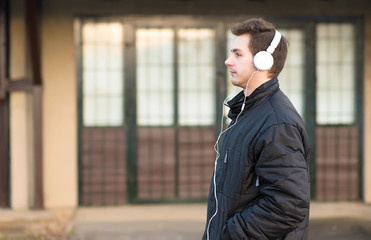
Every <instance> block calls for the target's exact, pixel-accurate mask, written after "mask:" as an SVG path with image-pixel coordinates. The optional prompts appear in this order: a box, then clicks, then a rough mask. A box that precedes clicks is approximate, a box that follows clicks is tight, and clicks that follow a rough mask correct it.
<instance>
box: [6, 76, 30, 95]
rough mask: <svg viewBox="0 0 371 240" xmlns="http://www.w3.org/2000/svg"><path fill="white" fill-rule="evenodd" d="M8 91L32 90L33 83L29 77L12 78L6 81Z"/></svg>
mask: <svg viewBox="0 0 371 240" xmlns="http://www.w3.org/2000/svg"><path fill="white" fill-rule="evenodd" d="M8 91H9V92H19V91H23V92H32V91H33V85H32V80H31V79H29V78H22V79H14V80H12V81H9V82H8Z"/></svg>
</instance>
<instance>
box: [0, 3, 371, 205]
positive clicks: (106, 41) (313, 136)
mask: <svg viewBox="0 0 371 240" xmlns="http://www.w3.org/2000/svg"><path fill="white" fill-rule="evenodd" d="M3 3H4V4H3V5H2V6H3V7H2V12H3V13H7V14H5V15H2V16H8V17H2V19H3V20H2V22H1V23H0V25H1V28H2V32H3V33H4V34H5V35H7V36H8V37H7V38H3V39H2V42H4V43H6V44H5V45H4V44H3V46H4V47H3V48H2V50H1V52H0V54H1V55H2V56H3V57H2V58H1V61H2V62H1V63H2V66H3V67H2V69H1V71H2V78H1V79H0V80H1V81H0V83H1V85H0V93H1V95H0V97H1V100H0V109H1V119H0V126H1V130H0V131H1V139H0V141H1V143H3V144H1V148H0V164H1V165H0V169H1V170H0V171H1V174H0V175H1V176H0V183H1V184H0V187H1V188H0V191H1V193H0V195H1V196H2V199H0V200H1V201H0V204H1V205H0V206H1V207H10V208H12V209H28V208H31V209H32V208H50V209H53V208H59V207H77V206H92V205H94V206H104V205H121V204H127V203H146V202H148V203H152V202H160V203H165V202H195V201H205V200H206V197H207V194H208V190H209V184H210V179H211V175H212V171H213V167H214V160H215V152H214V148H213V146H214V143H215V140H216V136H217V135H218V132H219V128H220V127H219V126H220V125H221V122H222V120H221V118H222V117H223V118H225V121H224V122H227V119H226V115H225V112H226V109H223V100H224V99H225V98H226V97H227V96H228V95H230V94H232V95H233V92H235V91H238V89H234V88H233V87H232V86H231V84H230V81H229V77H228V74H227V69H226V67H225V65H224V61H225V59H226V57H227V55H228V54H229V50H230V49H229V46H230V44H231V42H232V41H233V36H232V35H231V33H230V32H229V28H230V26H231V25H232V24H233V23H236V22H239V21H243V20H246V19H248V18H251V17H263V18H265V19H267V20H268V21H271V22H273V23H274V24H275V25H276V27H277V28H278V29H279V30H280V32H282V33H283V35H285V36H286V37H287V39H288V40H289V42H290V47H289V55H288V59H287V62H286V66H285V69H284V71H283V72H282V73H281V75H280V76H279V81H280V86H281V88H282V89H283V91H284V92H285V93H286V94H287V95H288V96H289V98H290V99H291V100H292V102H293V103H294V105H295V107H296V108H297V110H298V111H299V112H300V114H301V115H302V116H303V119H304V121H305V124H306V127H307V130H308V134H309V136H310V140H311V145H312V152H311V180H312V198H313V200H318V201H363V202H365V203H371V174H370V173H369V172H371V151H370V150H369V149H367V147H366V146H368V145H370V144H371V137H370V136H371V109H370V108H368V107H367V106H368V104H369V103H371V97H370V96H371V95H370V94H368V92H371V70H370V69H368V68H367V66H370V65H371V3H369V2H368V1H357V4H355V2H354V1H353V2H352V1H345V0H333V1H326V0H317V1H302V2H301V3H300V5H298V3H297V2H294V1H290V0H284V1H280V2H279V4H278V3H277V2H276V1H271V0H261V1H260V0H258V1H256V0H255V1H249V0H239V1H233V2H228V1H215V0H214V1H210V0H161V1H153V2H152V1H144V0H139V1H135V2H128V1H120V0H117V1H104V0H93V1H92V0H89V1H88V0H78V1H72V0H66V1H56V0H42V1H21V0H14V1H3ZM4 34H3V35H2V36H5V35H4Z"/></svg>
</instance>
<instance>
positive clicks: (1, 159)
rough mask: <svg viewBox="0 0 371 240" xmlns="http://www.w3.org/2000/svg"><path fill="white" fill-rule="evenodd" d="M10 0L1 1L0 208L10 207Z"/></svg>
mask: <svg viewBox="0 0 371 240" xmlns="http://www.w3.org/2000/svg"><path fill="white" fill-rule="evenodd" d="M8 16H9V0H0V207H9V205H10V197H9V194H10V189H9V188H10V187H9V185H10V180H9V178H10V173H9V172H10V156H9V146H10V144H9V96H8V94H7V81H8V80H7V79H8V73H9V72H8V71H9V70H8V66H9V65H8V49H9V48H8V47H9V44H8V39H9V24H8V20H9V17H8Z"/></svg>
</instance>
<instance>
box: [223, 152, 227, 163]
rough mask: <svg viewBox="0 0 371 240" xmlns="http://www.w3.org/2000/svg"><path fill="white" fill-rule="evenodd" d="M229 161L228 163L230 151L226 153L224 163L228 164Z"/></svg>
mask: <svg viewBox="0 0 371 240" xmlns="http://www.w3.org/2000/svg"><path fill="white" fill-rule="evenodd" d="M227 161H228V150H227V151H226V152H225V156H224V163H227Z"/></svg>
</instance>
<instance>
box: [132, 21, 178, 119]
mask: <svg viewBox="0 0 371 240" xmlns="http://www.w3.org/2000/svg"><path fill="white" fill-rule="evenodd" d="M173 41H174V32H173V30H172V29H166V28H161V29H160V28H151V29H144V28H141V29H138V30H137V32H136V44H137V45H136V55H137V67H136V68H137V122H138V125H140V126H167V125H172V124H173V123H174V107H173V106H174V104H173V102H174V99H173V92H174V90H173V88H174V86H173V85H174V84H173V79H174V78H173V64H174V63H173V59H174V58H173V55H174V54H173V49H174V43H173Z"/></svg>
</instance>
